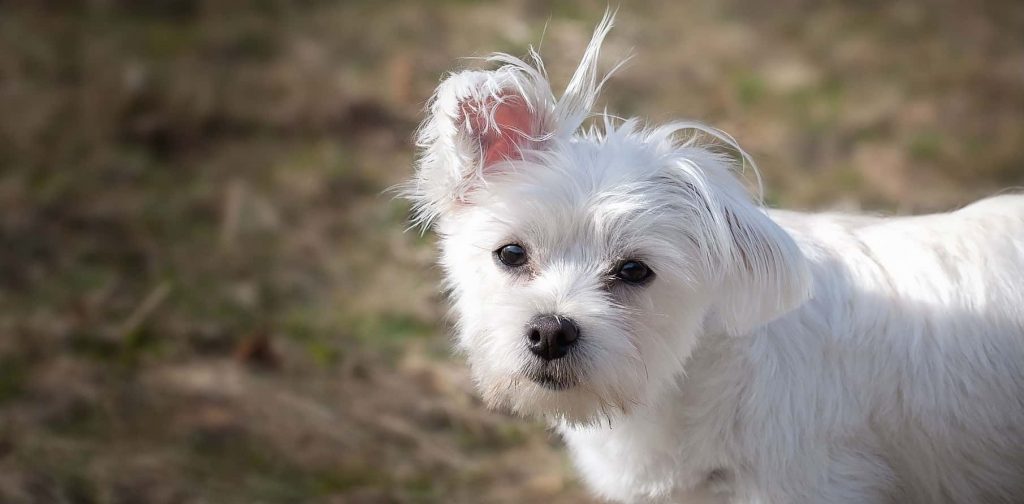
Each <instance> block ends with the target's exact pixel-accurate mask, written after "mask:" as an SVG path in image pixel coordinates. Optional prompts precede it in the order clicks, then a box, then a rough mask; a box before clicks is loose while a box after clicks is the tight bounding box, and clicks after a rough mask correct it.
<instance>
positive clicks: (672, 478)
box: [560, 196, 1024, 504]
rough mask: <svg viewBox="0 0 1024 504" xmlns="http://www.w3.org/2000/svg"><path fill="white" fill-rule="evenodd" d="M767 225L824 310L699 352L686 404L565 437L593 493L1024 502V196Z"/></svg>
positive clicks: (643, 410)
mask: <svg viewBox="0 0 1024 504" xmlns="http://www.w3.org/2000/svg"><path fill="white" fill-rule="evenodd" d="M772 217H773V218H774V219H775V220H776V222H779V223H780V224H781V225H782V227H783V228H784V229H785V230H786V231H787V232H788V233H789V234H790V235H792V236H793V237H794V238H795V239H796V241H797V243H798V244H799V245H800V248H801V250H802V251H803V253H804V255H805V257H807V258H808V260H809V262H810V263H811V275H812V277H813V279H814V280H813V287H812V292H813V293H814V295H813V297H812V298H811V299H809V300H808V301H807V302H805V303H804V304H802V305H801V306H800V307H799V308H797V309H796V310H794V311H791V312H789V313H788V314H786V315H784V316H782V317H781V318H779V319H777V320H775V321H773V322H770V323H768V324H767V325H765V326H763V327H760V328H758V329H756V330H755V331H753V333H752V334H750V335H745V336H740V337H726V338H706V339H703V340H701V342H700V343H698V345H697V347H696V348H695V350H694V352H693V355H692V356H691V358H690V360H689V362H688V363H687V364H686V375H685V377H681V378H680V380H679V388H678V390H672V391H670V392H668V393H666V395H665V397H663V398H659V399H657V400H655V401H652V402H651V403H650V405H647V406H642V407H639V408H638V409H637V410H635V411H634V412H633V413H632V414H630V415H628V416H626V417H623V418H620V419H617V421H615V422H613V423H612V424H611V425H610V426H609V425H597V426H587V427H570V426H562V427H561V428H560V431H561V432H562V434H563V436H564V437H565V439H566V441H567V443H568V446H569V448H570V449H571V450H572V453H573V455H574V459H575V461H576V464H577V466H578V467H579V468H580V474H581V475H582V477H583V479H584V480H586V481H587V482H588V484H589V485H590V487H591V488H593V489H595V490H597V492H598V493H599V494H601V495H603V496H606V497H609V498H612V499H615V500H620V501H625V502H634V501H646V500H647V499H650V498H651V497H657V496H669V498H667V499H665V500H667V501H670V502H684V503H685V502H764V503H768V502H773V503H774V502H778V503H787V502H807V503H840V502H841V503H883V502H884V503H922V504H924V503H940V502H957V503H1010V502H1024V286H1022V281H1024V197H1022V196H1001V197H997V198H992V199H988V200H984V201H981V202H978V203H975V204H974V205H971V206H969V207H967V208H964V209H962V210H959V211H957V212H954V213H951V214H941V215H929V216H921V217H908V218H892V219H882V218H872V217H861V216H848V215H828V214H825V215H806V214H798V213H789V212H778V213H773V214H772ZM716 494H717V495H716Z"/></svg>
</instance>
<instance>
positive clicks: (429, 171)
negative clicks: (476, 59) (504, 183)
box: [407, 66, 554, 224]
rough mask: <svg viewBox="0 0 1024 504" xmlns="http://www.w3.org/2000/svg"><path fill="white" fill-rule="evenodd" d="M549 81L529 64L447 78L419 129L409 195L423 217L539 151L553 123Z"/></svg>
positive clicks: (460, 201)
mask: <svg viewBox="0 0 1024 504" xmlns="http://www.w3.org/2000/svg"><path fill="white" fill-rule="evenodd" d="M553 104H554V98H553V96H552V94H551V90H550V88H549V87H548V84H547V80H546V79H545V78H544V77H543V76H542V75H541V74H540V73H539V72H537V71H536V70H533V69H532V68H528V67H525V66H523V67H518V66H504V67H501V68H499V69H498V70H494V71H464V72H460V73H456V74H454V75H452V76H450V77H448V78H447V79H446V80H445V81H444V82H442V83H441V85H440V86H439V87H438V89H437V92H436V93H435V95H434V98H433V99H432V101H431V102H430V105H429V110H428V115H427V118H426V120H425V121H424V123H423V125H422V126H421V128H420V132H419V136H418V139H417V140H418V142H417V143H418V147H419V149H420V152H419V159H418V161H417V167H416V176H415V179H414V180H413V182H412V186H411V187H409V188H408V190H407V195H408V196H409V197H410V198H411V199H412V200H413V202H414V204H415V206H416V211H417V215H418V216H419V219H420V221H421V222H422V223H424V224H428V223H429V222H430V221H432V220H433V219H434V218H436V217H437V216H440V215H445V214H447V213H449V212H451V211H453V210H454V209H456V208H458V207H459V206H460V205H464V204H466V203H467V196H468V195H469V194H470V193H471V192H472V191H473V190H474V189H476V188H477V187H479V186H480V185H481V184H484V183H485V182H486V178H487V177H488V176H490V175H492V174H494V173H496V172H500V171H502V170H505V169H511V165H510V162H515V161H519V160H522V159H523V156H524V153H527V152H530V151H536V150H539V149H542V148H543V146H544V144H545V142H546V141H547V140H548V139H549V138H550V136H551V134H552V131H553V128H552V123H553V122H554V120H553V113H552V112H553V107H554V105H553Z"/></svg>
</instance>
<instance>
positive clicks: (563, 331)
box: [526, 315, 580, 361]
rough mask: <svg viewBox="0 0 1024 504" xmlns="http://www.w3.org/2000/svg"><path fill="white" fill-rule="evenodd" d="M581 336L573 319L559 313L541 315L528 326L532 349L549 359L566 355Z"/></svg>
mask: <svg viewBox="0 0 1024 504" xmlns="http://www.w3.org/2000/svg"><path fill="white" fill-rule="evenodd" d="M579 337H580V329H579V328H578V327H576V324H575V323H574V322H573V321H572V319H570V318H566V317H559V316H557V315H539V316H537V317H534V319H533V320H531V321H530V323H529V324H528V325H527V326H526V339H527V343H528V344H529V345H530V351H531V352H533V354H534V355H536V356H537V357H540V358H541V359H544V360H547V361H550V360H555V359H561V358H562V357H565V354H567V353H569V348H570V347H572V346H573V345H575V344H576V340H577V339H579Z"/></svg>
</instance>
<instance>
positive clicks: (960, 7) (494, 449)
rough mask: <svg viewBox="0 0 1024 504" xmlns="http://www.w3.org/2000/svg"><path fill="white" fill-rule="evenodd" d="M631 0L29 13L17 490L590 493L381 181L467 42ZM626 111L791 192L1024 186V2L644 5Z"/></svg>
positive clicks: (13, 55)
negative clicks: (491, 373)
mask: <svg viewBox="0 0 1024 504" xmlns="http://www.w3.org/2000/svg"><path fill="white" fill-rule="evenodd" d="M604 5H605V4H604V3H602V2H584V1H578V2H564V3H562V2H560V3H559V5H558V7H550V6H548V3H547V2H537V1H530V0H516V1H511V2H504V3H483V2H482V3H476V2H462V1H447V2H435V3H415V2H411V1H402V2H394V3H388V4H386V5H382V3H377V2H369V1H353V2H326V1H305V2H284V1H277V0H262V1H259V2H240V1H229V0H220V1H214V0H210V1H202V0H159V1H150V2H132V1H128V0H106V1H99V0H97V1H93V2H85V3H80V2H60V1H56V0H54V1H46V2H29V1H14V2H5V3H3V4H0V243H2V245H0V501H2V502H12V503H21V502H75V503H77V502H83V503H85V502H104V503H106V502H112V503H113V502H153V503H161V502H167V503H172V502H175V503H176V502H310V501H325V502H346V503H348V502H353V503H354V502H374V503H376V502H467V503H468V502H510V503H512V502H534V501H543V502H566V503H569V502H587V501H588V499H587V498H586V497H585V496H584V494H583V492H582V491H581V489H580V488H579V487H578V484H577V483H576V482H575V480H574V478H573V476H572V475H571V471H570V470H568V467H567V462H566V460H565V458H564V455H563V454H562V453H561V451H560V450H559V449H558V446H557V440H555V439H553V437H552V436H550V435H549V434H548V433H547V432H546V431H545V430H544V428H543V427H542V426H540V425H537V424H535V423H530V422H524V421H520V420H517V419H511V418H507V417H505V416H503V415H501V414H498V413H490V412H486V411H484V410H483V408H482V407H481V405H480V404H479V402H478V401H476V400H475V399H474V395H473V393H472V390H471V386H470V384H469V380H468V378H467V376H466V373H465V371H464V369H463V365H462V364H461V363H460V362H459V361H458V359H452V358H451V357H449V350H448V344H447V340H446V338H445V336H444V334H443V333H444V331H443V329H442V328H443V324H442V322H441V320H442V318H443V317H442V315H443V303H442V300H441V299H440V296H439V294H438V293H437V290H436V285H437V271H436V270H434V269H433V268H432V267H431V264H432V261H433V259H432V257H433V251H432V246H431V245H432V239H431V238H430V237H426V238H421V237H419V236H418V235H417V234H416V233H406V232H403V229H404V227H405V225H406V222H407V221H406V214H407V210H408V208H407V206H406V205H405V204H404V203H402V202H400V201H394V200H392V199H391V198H390V197H389V196H387V195H382V191H383V190H384V189H385V188H387V187H389V186H391V185H393V184H395V183H397V182H399V181H401V180H402V179H403V178H404V177H407V176H408V174H409V171H410V165H411V159H412V153H411V150H410V137H411V132H412V130H413V128H414V127H415V124H416V123H417V121H418V120H419V111H420V108H421V105H422V103H423V101H424V100H425V99H426V98H427V97H428V96H429V94H430V92H431V90H432V88H433V87H434V85H436V83H437V80H438V78H439V77H440V76H441V75H442V74H443V72H444V71H446V70H449V69H451V68H453V67H454V66H457V65H459V64H471V62H462V63H460V62H459V61H458V60H457V58H459V57H462V56H470V55H484V54H486V53H488V52H490V51H492V50H506V51H510V52H513V53H516V54H521V53H523V52H524V51H525V49H526V46H527V45H528V44H530V43H536V42H537V41H540V40H541V35H542V32H543V29H544V26H545V24H547V31H546V34H545V35H544V40H543V48H542V51H543V52H544V53H545V54H546V55H547V56H548V65H549V68H551V69H552V72H553V77H554V79H555V80H556V82H563V83H564V82H565V78H566V76H567V74H568V73H569V72H570V71H571V69H572V65H573V63H574V61H575V59H576V58H577V57H578V55H579V53H580V51H581V48H582V46H583V44H584V43H585V42H586V40H587V38H588V36H589V30H590V28H591V25H592V24H593V23H594V21H595V20H596V19H598V18H599V16H600V13H601V11H602V10H603V9H604ZM619 21H620V23H619V25H620V26H619V28H617V29H616V31H615V32H613V35H612V37H611V40H610V43H609V46H608V49H607V54H608V55H609V58H608V61H609V63H610V62H611V61H612V60H613V59H614V58H615V57H616V56H622V55H624V54H626V53H627V52H628V51H629V50H630V49H633V51H634V52H635V53H636V55H637V56H636V58H635V59H634V60H633V61H632V62H631V63H630V64H629V65H628V66H627V68H626V69H624V70H623V71H622V73H621V74H620V75H619V76H618V77H616V78H615V79H613V81H612V82H611V84H610V87H609V93H608V95H607V96H606V97H605V103H606V104H607V105H608V107H609V109H610V110H612V111H616V112H617V113H619V114H622V115H634V114H636V115H643V116H648V117H651V118H652V120H655V121H658V120H666V119H669V118H674V117H689V118H696V119H700V120H704V121H706V122H709V123H712V124H714V125H717V126H720V127H722V128H724V129H726V130H727V131H729V132H731V133H732V134H733V135H735V136H736V137H737V138H738V139H739V140H740V142H741V143H743V144H744V145H745V146H746V147H747V148H748V150H750V151H751V152H752V153H753V154H754V156H755V158H757V159H758V160H759V161H760V165H761V168H762V172H763V174H764V176H765V179H766V185H767V188H768V194H767V196H768V201H769V202H770V203H772V204H776V205H785V206H796V207H804V208H822V207H843V208H864V209H868V210H878V211H890V212H891V211H898V212H917V211H926V210H932V209H939V208H948V207H951V206H956V205H960V204H963V203H965V202H967V201H969V200H971V199H973V198H976V197H978V196H981V195H984V194H988V193H992V192H994V191H996V190H998V189H999V188H1002V187H1006V186H1012V185H1017V184H1022V183H1024V115H1022V112H1024V70H1022V67H1021V65H1020V62H1021V61H1024V38H1022V37H1021V34H1022V33H1024V4H1020V3H1019V2H1012V1H1007V2H1003V3H999V2H966V1H964V2H951V1H945V2H942V1H940V2H938V3H936V2H929V3H927V4H926V3H923V2H898V3H887V2H878V3H873V4H871V5H855V4H853V3H850V4H845V3H839V2H827V3H817V2H802V1H793V0H790V1H785V2H776V3H773V4H772V7H771V8H769V7H767V4H763V5H762V4H761V3H759V2H752V1H749V2H748V1H745V0H733V1H730V2H724V3H723V2H712V1H710V0H695V1H692V2H670V1H648V2H630V3H629V4H624V5H623V6H622V8H621V14H620V18H619Z"/></svg>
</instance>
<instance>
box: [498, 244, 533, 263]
mask: <svg viewBox="0 0 1024 504" xmlns="http://www.w3.org/2000/svg"><path fill="white" fill-rule="evenodd" d="M495 255H497V256H498V260H499V261H501V263H502V264H504V265H505V266H511V267H513V268H515V267H518V266H522V265H524V264H526V251H525V250H523V247H520V246H519V245H516V244H515V243H510V244H508V245H505V246H503V247H501V248H500V249H498V250H497V251H495Z"/></svg>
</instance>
